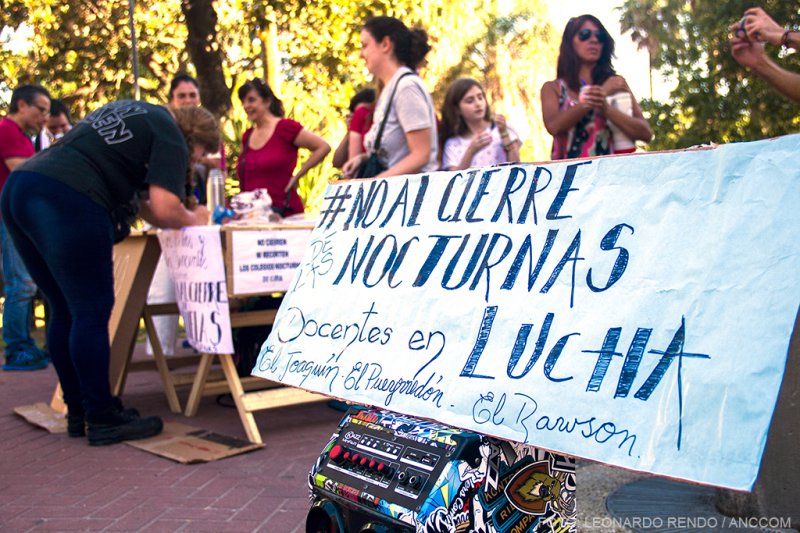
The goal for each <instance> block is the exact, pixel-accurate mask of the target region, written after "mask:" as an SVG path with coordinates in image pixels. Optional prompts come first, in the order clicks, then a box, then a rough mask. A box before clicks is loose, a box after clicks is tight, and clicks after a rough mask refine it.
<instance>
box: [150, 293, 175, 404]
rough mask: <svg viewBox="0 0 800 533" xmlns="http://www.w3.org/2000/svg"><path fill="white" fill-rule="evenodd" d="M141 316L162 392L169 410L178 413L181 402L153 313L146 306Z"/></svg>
mask: <svg viewBox="0 0 800 533" xmlns="http://www.w3.org/2000/svg"><path fill="white" fill-rule="evenodd" d="M143 318H144V328H145V331H146V332H147V336H148V337H149V338H150V346H152V348H153V359H154V360H155V362H156V367H157V368H158V373H159V375H160V376H161V383H163V384H164V394H166V395H167V403H168V404H169V410H170V411H172V412H173V413H180V412H181V402H180V400H178V393H177V392H175V382H174V381H173V379H172V374H170V372H169V365H168V364H167V358H166V356H165V355H164V350H163V349H162V348H161V339H159V338H158V333H157V332H156V326H155V323H154V322H153V315H152V313H150V312H149V311H148V309H147V308H145V311H144V315H143Z"/></svg>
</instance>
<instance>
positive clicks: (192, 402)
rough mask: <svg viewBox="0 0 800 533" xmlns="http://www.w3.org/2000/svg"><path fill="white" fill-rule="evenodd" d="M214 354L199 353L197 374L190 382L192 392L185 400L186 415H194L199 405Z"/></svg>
mask: <svg viewBox="0 0 800 533" xmlns="http://www.w3.org/2000/svg"><path fill="white" fill-rule="evenodd" d="M213 358H214V355H213V354H209V353H203V354H201V355H200V364H199V365H197V374H195V376H194V383H192V392H190V393H189V400H187V402H186V412H185V413H184V414H185V415H186V416H194V415H196V414H197V408H198V407H199V406H200V399H201V398H202V397H203V389H204V388H205V385H206V380H207V379H208V371H209V369H210V368H211V362H212V361H213Z"/></svg>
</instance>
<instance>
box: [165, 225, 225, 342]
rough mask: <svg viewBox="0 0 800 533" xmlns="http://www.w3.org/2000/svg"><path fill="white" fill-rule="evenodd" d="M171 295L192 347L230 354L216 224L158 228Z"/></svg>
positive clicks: (220, 246) (223, 267) (220, 247)
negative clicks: (167, 270) (173, 297)
mask: <svg viewBox="0 0 800 533" xmlns="http://www.w3.org/2000/svg"><path fill="white" fill-rule="evenodd" d="M158 240H159V243H160V244H161V250H162V254H163V256H164V259H165V260H166V262H167V267H168V268H169V273H170V276H171V277H172V281H173V282H174V284H175V297H176V301H177V302H178V308H179V309H180V312H181V316H182V317H183V320H184V326H185V328H186V337H187V339H188V340H189V343H190V344H191V345H192V347H193V348H194V349H195V350H197V351H199V352H203V353H209V354H232V353H233V339H232V336H231V317H230V309H229V306H228V289H227V284H226V283H225V264H224V261H223V259H222V242H221V239H220V232H219V226H192V227H187V228H183V229H180V230H159V232H158Z"/></svg>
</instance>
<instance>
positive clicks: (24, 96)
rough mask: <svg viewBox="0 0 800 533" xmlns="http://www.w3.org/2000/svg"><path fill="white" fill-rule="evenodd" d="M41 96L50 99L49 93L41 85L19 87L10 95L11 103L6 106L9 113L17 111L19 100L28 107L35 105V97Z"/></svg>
mask: <svg viewBox="0 0 800 533" xmlns="http://www.w3.org/2000/svg"><path fill="white" fill-rule="evenodd" d="M37 94H41V95H43V96H46V97H47V98H48V99H49V98H50V93H49V92H48V91H47V89H45V88H44V87H42V86H41V85H20V86H19V87H17V88H16V89H14V92H12V93H11V103H10V104H9V106H8V111H9V112H10V113H16V112H17V111H19V102H20V100H21V101H23V102H25V103H26V104H28V105H33V104H34V103H36V95H37Z"/></svg>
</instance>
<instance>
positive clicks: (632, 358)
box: [253, 135, 800, 489]
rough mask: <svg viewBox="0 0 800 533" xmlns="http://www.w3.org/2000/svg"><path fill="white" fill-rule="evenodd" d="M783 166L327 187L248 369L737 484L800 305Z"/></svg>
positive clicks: (715, 162)
mask: <svg viewBox="0 0 800 533" xmlns="http://www.w3.org/2000/svg"><path fill="white" fill-rule="evenodd" d="M798 153H800V136H796V135H795V136H787V137H783V138H779V139H774V140H769V141H761V142H753V143H741V144H731V145H725V146H719V147H717V148H714V149H706V150H695V151H682V152H665V153H653V154H637V155H631V156H623V157H607V158H597V159H592V160H573V161H564V162H557V163H547V164H538V165H536V164H524V165H510V166H502V167H491V168H484V169H473V170H468V171H461V172H440V173H433V174H430V175H417V176H411V177H408V176H406V177H397V178H390V179H373V180H365V181H349V182H340V183H335V184H333V185H331V186H330V187H329V188H328V190H327V192H326V197H325V200H324V202H323V205H322V211H321V213H320V218H319V221H318V224H317V227H316V228H315V230H314V233H313V234H312V237H311V242H310V244H309V247H308V249H307V250H306V254H305V256H304V258H303V261H302V263H301V265H300V267H299V269H298V272H297V273H296V275H295V279H294V282H293V284H292V288H291V290H290V291H289V292H288V293H287V295H286V297H285V299H284V301H283V305H282V306H281V309H280V312H279V314H278V316H277V318H276V323H275V326H274V328H273V330H272V334H271V335H270V337H269V339H267V341H266V342H265V343H264V345H263V347H262V350H261V354H260V357H259V360H258V362H257V365H256V367H255V368H254V370H253V373H254V374H255V375H258V376H262V377H264V378H268V379H271V380H276V381H280V382H283V383H286V384H288V385H294V386H298V387H302V388H305V389H308V390H311V391H316V392H321V393H324V394H328V395H331V396H336V397H340V398H345V399H348V400H352V401H355V402H359V403H364V404H370V405H376V406H380V407H385V408H387V409H391V410H394V411H398V412H401V413H405V414H409V415H416V416H421V417H426V418H431V419H435V420H438V421H441V422H443V423H447V424H451V425H454V426H458V427H462V428H468V429H472V430H475V431H479V432H482V433H485V434H490V435H494V436H498V437H501V438H507V439H511V440H516V441H520V442H526V443H530V444H534V445H536V446H539V447H542V448H547V449H550V450H555V451H559V452H563V453H566V454H570V455H575V456H580V457H586V458H590V459H594V460H598V461H603V462H606V463H610V464H614V465H618V466H622V467H626V468H630V469H635V470H641V471H648V472H653V473H658V474H663V475H668V476H673V477H679V478H684V479H688V480H695V481H698V482H702V483H708V484H715V485H720V486H726V487H732V488H737V489H748V488H750V487H751V486H752V484H753V483H754V480H755V478H756V475H757V472H758V465H759V462H760V458H761V454H762V452H763V448H764V444H765V440H766V433H767V429H768V427H769V422H770V418H771V416H772V412H773V409H774V406H775V401H776V397H777V392H778V388H779V386H780V383H781V378H782V373H783V368H784V364H785V360H786V355H787V348H788V345H789V338H790V335H791V332H792V327H793V324H794V320H795V316H796V314H797V310H798V302H800V283H799V282H798V274H797V267H798V258H800V238H798V233H800V209H798V206H800V170H798V169H800V166H798V165H797V154H798Z"/></svg>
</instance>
